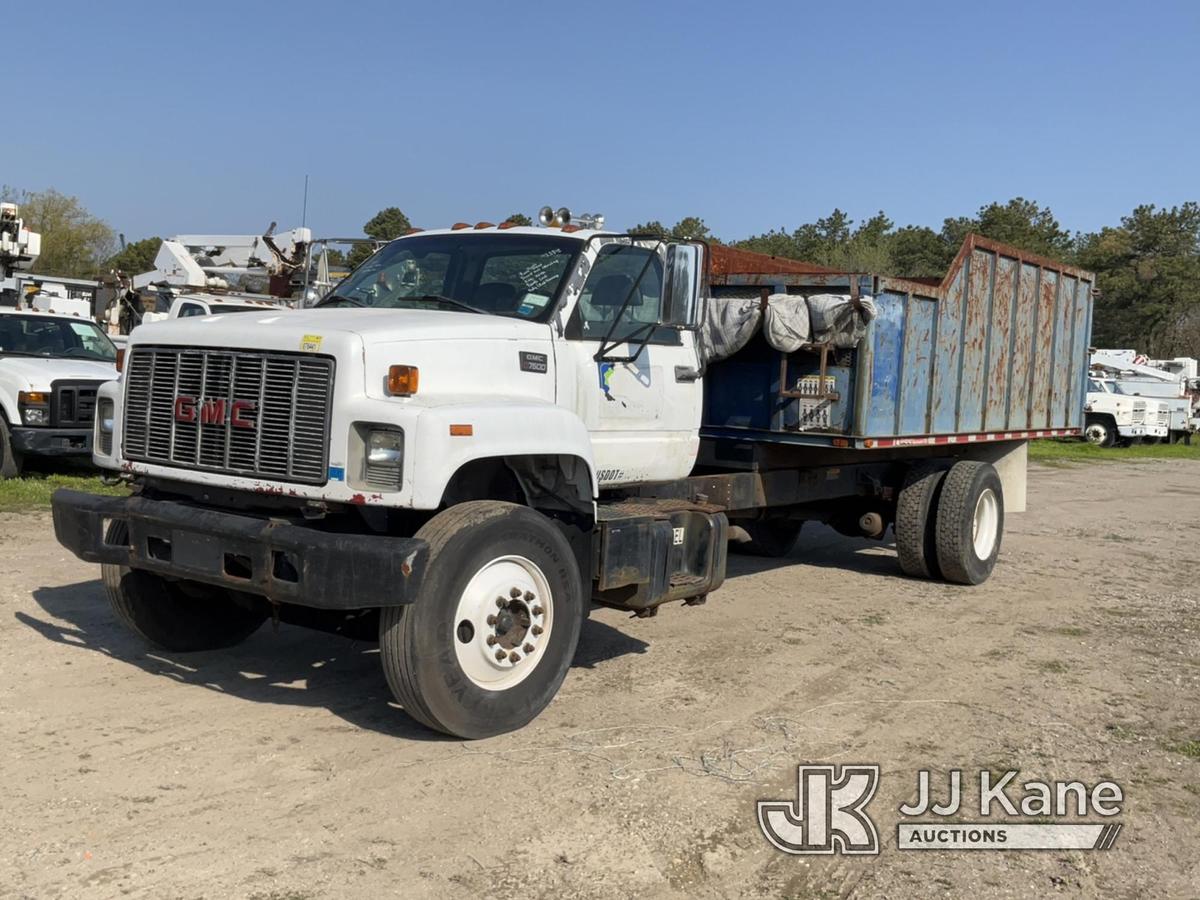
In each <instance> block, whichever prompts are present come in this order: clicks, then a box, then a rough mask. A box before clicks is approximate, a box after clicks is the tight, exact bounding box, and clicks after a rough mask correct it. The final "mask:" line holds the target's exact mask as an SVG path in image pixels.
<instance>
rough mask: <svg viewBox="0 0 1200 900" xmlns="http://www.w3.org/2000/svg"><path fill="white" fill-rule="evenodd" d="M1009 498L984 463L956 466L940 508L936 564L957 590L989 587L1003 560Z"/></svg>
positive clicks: (949, 474)
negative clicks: (966, 586)
mask: <svg viewBox="0 0 1200 900" xmlns="http://www.w3.org/2000/svg"><path fill="white" fill-rule="evenodd" d="M1003 533H1004V495H1003V492H1002V490H1001V487H1000V476H999V475H997V474H996V470H995V468H993V467H992V466H991V465H990V464H988V463H985V462H976V461H974V460H964V461H962V462H957V463H955V464H954V465H953V466H952V467H951V468H950V471H949V472H947V473H946V477H945V479H944V480H943V482H942V491H941V496H940V497H939V498H938V502H937V531H936V545H937V560H938V567H939V568H940V569H941V570H942V577H943V578H945V579H946V580H947V581H953V582H955V583H957V584H981V583H983V582H984V581H987V579H988V576H989V575H991V574H992V569H994V568H995V567H996V557H997V556H999V555H1000V539H1001V537H1002V536H1003Z"/></svg>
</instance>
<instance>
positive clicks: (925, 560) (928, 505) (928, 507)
mask: <svg viewBox="0 0 1200 900" xmlns="http://www.w3.org/2000/svg"><path fill="white" fill-rule="evenodd" d="M945 476H946V470H945V469H933V468H929V467H928V466H914V467H913V468H912V469H910V470H909V471H908V474H907V475H906V476H905V477H904V486H903V487H901V488H900V495H899V497H897V499H896V526H895V527H896V554H897V555H898V556H899V557H900V568H901V569H902V570H903V572H904V574H905V575H910V576H912V577H913V578H939V577H940V576H941V570H940V569H939V568H938V561H937V547H936V543H937V541H936V531H937V528H936V525H937V521H936V520H937V517H936V515H935V512H936V510H937V501H938V496H939V494H940V493H941V488H942V479H943V478H945Z"/></svg>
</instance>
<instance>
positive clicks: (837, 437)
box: [704, 235, 1094, 447]
mask: <svg viewBox="0 0 1200 900" xmlns="http://www.w3.org/2000/svg"><path fill="white" fill-rule="evenodd" d="M755 256H759V254H747V253H745V252H744V251H735V253H734V254H730V253H728V252H727V251H726V252H725V253H724V254H723V255H719V254H718V253H716V252H715V253H714V257H713V265H712V272H711V283H712V286H713V293H714V295H716V296H721V294H722V293H733V292H736V293H739V294H742V295H745V293H746V292H747V290H754V289H757V290H770V291H772V292H786V293H792V294H805V295H812V294H817V293H850V292H851V291H852V290H853V289H854V288H857V291H858V292H859V293H860V294H862V295H870V296H872V297H873V298H874V301H875V306H876V316H875V318H874V320H873V321H872V322H871V324H870V326H869V328H868V329H867V334H866V337H865V338H864V339H863V341H862V342H861V343H860V344H859V346H858V348H857V349H856V350H854V351H851V352H843V353H833V354H831V355H830V357H829V359H830V362H831V364H830V365H829V367H828V370H827V371H828V378H829V379H830V381H829V383H830V384H831V385H833V389H832V390H828V391H825V389H824V385H823V384H822V386H821V387H822V392H824V393H827V394H828V395H829V398H828V399H826V400H824V401H822V402H823V403H824V406H823V407H822V408H817V407H816V406H814V403H815V401H812V400H800V399H796V398H795V397H794V396H782V395H781V388H782V389H783V390H789V389H792V388H794V387H795V385H796V383H797V381H798V380H799V379H803V378H805V376H808V377H809V379H810V383H812V377H813V376H814V373H818V372H819V371H820V369H819V364H818V354H817V353H815V352H812V351H808V350H801V351H799V352H797V353H793V354H789V355H787V356H786V358H785V359H784V361H783V364H782V365H781V354H780V353H779V352H778V351H775V350H772V349H771V348H769V347H767V345H766V342H765V340H763V339H762V338H761V336H760V337H757V338H755V340H754V341H752V342H751V344H750V345H749V346H747V347H746V348H745V349H743V350H742V351H739V352H738V353H737V354H735V355H734V356H732V357H731V358H730V359H728V360H725V361H722V362H718V363H715V364H714V365H713V366H712V367H711V369H710V370H709V372H708V375H707V377H706V381H707V389H706V406H705V425H704V432H705V435H706V436H709V437H739V438H740V439H746V438H751V439H760V440H772V441H782V442H785V443H800V444H835V445H838V446H846V445H847V444H849V445H850V446H858V447H888V446H898V445H914V444H923V443H941V442H951V443H952V442H954V441H956V440H970V439H982V440H996V439H1006V438H1024V437H1043V436H1051V435H1057V434H1063V433H1073V432H1074V431H1076V430H1078V429H1080V428H1081V427H1082V424H1083V403H1084V388H1085V383H1086V376H1087V358H1088V343H1089V337H1090V334H1091V325H1092V289H1093V283H1094V277H1093V276H1092V275H1091V273H1088V272H1085V271H1082V270H1080V269H1077V268H1075V267H1072V266H1067V265H1064V264H1062V263H1059V262H1055V261H1054V260H1050V259H1046V258H1043V257H1040V256H1036V255H1033V254H1029V253H1025V252H1023V251H1021V250H1018V249H1016V248H1014V247H1010V246H1007V245H1005V244H1001V243H998V242H996V241H992V240H988V239H987V238H983V237H979V236H977V235H971V236H970V237H968V238H967V240H966V241H965V242H964V244H963V246H962V249H961V250H960V251H959V253H958V255H957V256H956V257H955V259H954V262H953V264H952V265H951V266H950V270H949V271H948V272H947V273H946V277H945V278H944V279H942V281H941V283H940V284H931V283H927V282H925V281H917V280H910V279H903V278H892V277H888V276H884V275H871V274H860V273H840V272H836V271H833V270H830V269H826V268H823V267H820V266H813V265H811V264H807V263H796V262H794V261H791V260H777V259H776V258H774V257H760V259H762V260H764V261H769V262H761V263H756V262H755V260H754V259H753V257H755ZM756 268H757V269H760V270H766V271H755V269H756ZM785 380H786V382H787V383H786V385H785V384H784V381H785ZM817 381H818V383H820V382H819V379H817ZM814 413H815V414H814ZM751 432H753V433H755V434H753V435H752V434H751Z"/></svg>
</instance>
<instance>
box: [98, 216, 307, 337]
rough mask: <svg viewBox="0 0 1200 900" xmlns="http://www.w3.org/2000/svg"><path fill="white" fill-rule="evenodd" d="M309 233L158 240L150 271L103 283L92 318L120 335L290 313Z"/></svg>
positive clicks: (301, 280) (294, 231)
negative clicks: (243, 314) (219, 318)
mask: <svg viewBox="0 0 1200 900" xmlns="http://www.w3.org/2000/svg"><path fill="white" fill-rule="evenodd" d="M311 242H312V232H311V231H310V230H309V229H307V228H293V229H291V230H290V231H286V232H283V233H281V234H276V233H275V223H274V222H272V223H271V225H270V227H268V228H267V230H266V231H265V232H264V233H262V234H181V235H176V236H174V237H171V238H168V239H166V240H164V241H163V242H162V244H161V246H160V247H159V249H158V253H157V255H156V256H155V258H154V269H152V270H151V271H149V272H142V273H140V274H138V275H134V276H132V277H130V276H128V275H126V274H125V273H121V272H117V273H113V274H112V276H110V277H109V278H107V279H105V289H104V290H103V291H102V293H101V295H100V297H99V299H98V301H97V307H98V309H97V311H96V312H97V317H98V318H99V319H100V320H101V321H102V322H103V323H104V324H105V325H106V327H107V328H108V331H109V333H110V334H111V335H114V336H117V335H127V334H129V333H130V332H131V331H132V330H133V329H134V328H136V327H137V326H138V325H140V324H142V323H143V322H155V321H162V320H164V319H174V318H188V317H191V316H198V315H211V314H212V313H213V311H214V309H215V308H218V307H219V308H220V311H221V312H238V311H241V310H243V309H247V308H253V307H254V306H258V307H260V308H267V307H270V308H275V309H286V308H289V307H290V305H291V304H293V303H294V302H295V301H296V299H297V293H298V291H299V290H300V289H301V288H302V286H303V284H304V283H305V280H306V278H307V275H306V271H305V266H306V265H307V263H308V259H309V253H308V248H309V244H310V243H311Z"/></svg>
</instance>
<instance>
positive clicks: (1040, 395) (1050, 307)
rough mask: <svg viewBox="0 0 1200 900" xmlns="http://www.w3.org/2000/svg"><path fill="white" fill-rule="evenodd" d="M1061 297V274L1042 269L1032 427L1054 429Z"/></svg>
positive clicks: (1032, 388)
mask: <svg viewBox="0 0 1200 900" xmlns="http://www.w3.org/2000/svg"><path fill="white" fill-rule="evenodd" d="M1057 294H1058V273H1057V272H1050V271H1047V270H1045V269H1043V270H1042V274H1041V283H1040V284H1039V286H1038V304H1037V335H1036V336H1037V350H1036V353H1035V355H1034V358H1033V381H1032V383H1031V385H1030V388H1029V391H1030V398H1031V403H1032V410H1033V411H1032V414H1031V415H1030V421H1029V427H1030V428H1049V427H1050V388H1051V381H1052V380H1053V379H1052V377H1051V376H1052V374H1053V371H1054V369H1053V363H1054V325H1055V322H1056V321H1057V320H1058V319H1057V316H1056V315H1055V307H1054V300H1055V297H1056V296H1057Z"/></svg>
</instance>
